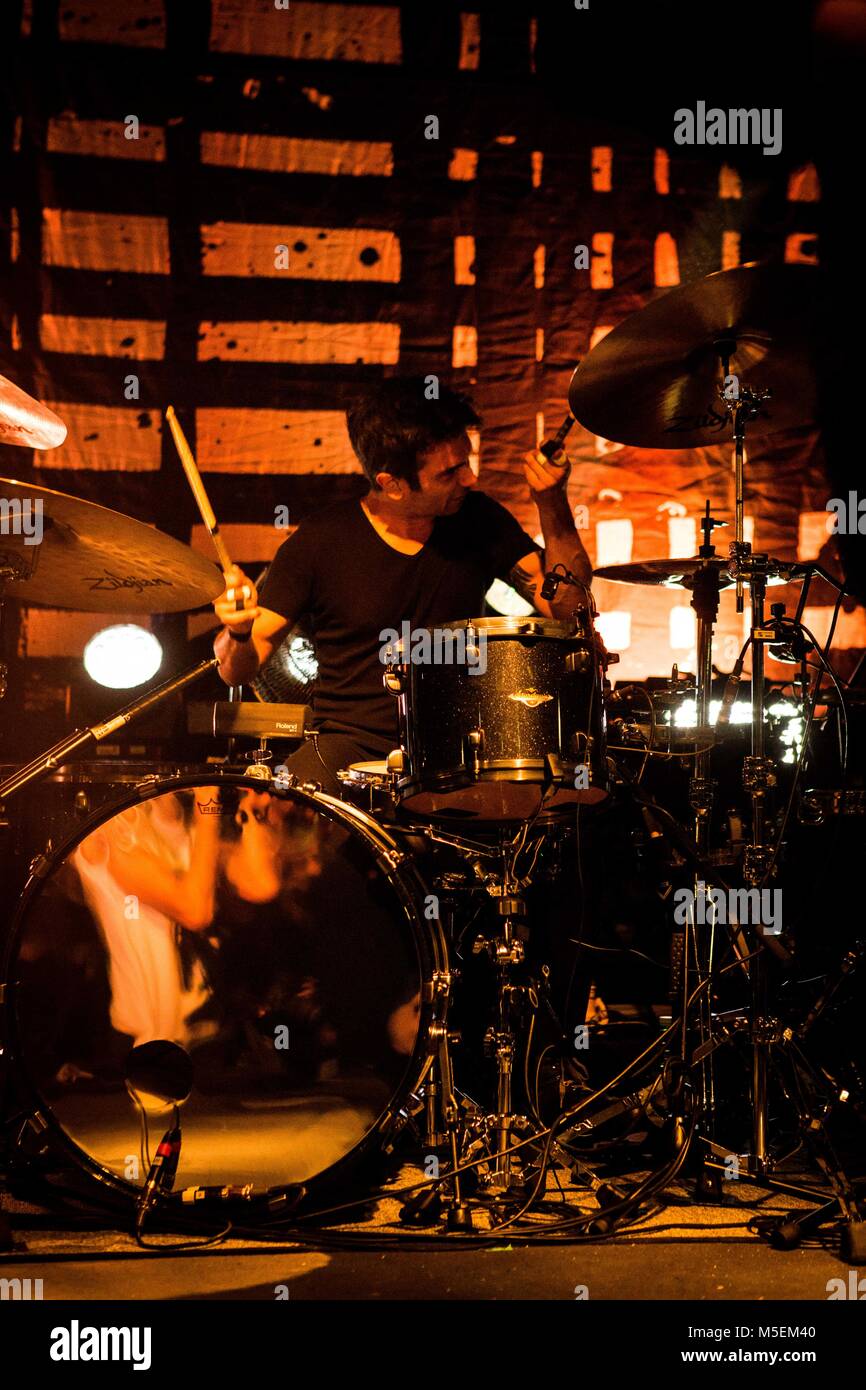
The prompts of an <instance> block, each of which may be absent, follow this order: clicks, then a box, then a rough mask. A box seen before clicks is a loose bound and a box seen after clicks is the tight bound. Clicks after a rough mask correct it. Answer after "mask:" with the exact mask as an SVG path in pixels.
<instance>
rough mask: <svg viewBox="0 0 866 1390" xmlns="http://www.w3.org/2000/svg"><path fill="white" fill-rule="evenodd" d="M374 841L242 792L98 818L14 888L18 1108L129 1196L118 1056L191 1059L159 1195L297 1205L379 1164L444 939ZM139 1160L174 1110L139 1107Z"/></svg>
mask: <svg viewBox="0 0 866 1390" xmlns="http://www.w3.org/2000/svg"><path fill="white" fill-rule="evenodd" d="M393 848H394V842H393V840H392V839H391V838H390V836H389V835H388V834H387V833H386V832H385V831H383V830H382V829H380V828H379V827H378V826H377V825H376V823H375V822H374V821H372V820H371V818H370V817H367V816H365V815H364V814H363V813H361V812H359V811H358V810H356V809H355V808H354V807H350V806H343V805H341V803H339V802H338V801H336V800H334V799H332V798H330V797H326V796H323V795H321V794H311V793H306V792H302V791H300V790H279V789H269V788H268V786H267V784H263V783H261V782H257V781H255V780H254V779H249V778H243V777H239V776H231V775H224V776H218V775H209V776H206V775H201V774H199V776H198V777H197V778H192V777H184V778H178V779H173V780H172V781H169V782H163V783H159V784H157V785H155V786H154V787H153V788H150V789H148V790H147V791H145V792H144V793H139V794H131V795H130V796H128V797H127V798H126V799H125V800H124V801H123V802H121V803H119V804H117V805H115V807H113V808H111V809H103V810H102V811H101V812H100V813H99V814H98V816H96V817H95V818H93V819H92V820H91V821H90V822H89V823H88V825H87V826H86V827H84V828H83V829H82V830H80V831H79V832H78V833H77V835H76V836H75V837H74V838H73V839H71V840H67V842H66V843H65V844H64V845H63V846H61V847H60V848H59V849H58V851H57V852H56V853H55V855H54V856H53V857H52V859H51V860H50V862H49V865H48V868H47V872H46V873H45V874H44V876H42V877H41V878H40V879H39V880H38V881H31V883H30V884H29V885H28V888H27V891H26V893H25V895H24V897H23V899H22V902H21V905H20V908H19V911H18V913H17V916H16V919H15V922H14V923H13V926H12V931H11V934H10V940H9V945H8V949H7V956H6V961H5V967H4V979H5V981H6V984H7V1003H8V1009H7V1020H8V1026H7V1032H8V1033H9V1036H8V1038H7V1042H8V1046H9V1049H10V1051H11V1054H12V1065H13V1075H14V1077H15V1081H16V1089H17V1090H18V1091H19V1093H20V1094H19V1099H21V1097H22V1095H23V1097H25V1103H26V1101H27V1100H29V1103H30V1104H29V1108H30V1110H31V1113H32V1112H37V1111H38V1112H39V1113H40V1114H41V1115H42V1116H43V1118H44V1119H45V1120H46V1121H47V1122H48V1124H49V1127H51V1128H52V1130H53V1134H54V1138H55V1139H58V1140H60V1143H61V1147H64V1146H65V1148H66V1149H67V1150H68V1149H69V1148H70V1147H71V1149H72V1151H73V1153H74V1155H75V1158H76V1160H77V1162H78V1163H79V1164H83V1166H84V1167H86V1168H87V1169H89V1170H90V1172H91V1174H92V1175H93V1176H95V1177H96V1178H97V1179H99V1180H101V1182H102V1183H103V1185H104V1184H105V1183H106V1182H107V1183H108V1184H109V1185H110V1186H112V1187H117V1188H118V1189H119V1190H120V1191H122V1192H123V1191H125V1193H126V1195H127V1196H129V1197H135V1196H137V1195H138V1191H140V1188H141V1186H142V1184H143V1182H144V1180H145V1177H146V1174H147V1163H146V1159H145V1156H144V1154H143V1153H142V1134H141V1112H140V1110H139V1109H138V1107H137V1105H136V1104H135V1103H134V1101H133V1098H132V1097H131V1095H130V1094H129V1092H128V1091H127V1088H126V1084H125V1080H124V1075H125V1064H126V1060H127V1058H128V1055H129V1052H130V1050H131V1048H132V1047H133V1046H135V1045H138V1044H142V1043H146V1042H151V1041H154V1040H157V1039H164V1040H170V1041H174V1042H176V1043H179V1044H181V1046H182V1047H184V1048H185V1049H186V1050H187V1051H188V1052H189V1054H190V1057H191V1059H192V1067H193V1087H192V1091H191V1094H190V1096H189V1099H188V1100H187V1101H186V1103H185V1104H184V1105H183V1106H182V1108H181V1112H180V1118H181V1125H182V1131H183V1141H182V1149H181V1154H180V1162H179V1168H178V1173H177V1178H176V1181H175V1191H178V1190H180V1189H181V1188H190V1187H199V1186H225V1185H234V1186H243V1185H246V1184H250V1183H251V1184H253V1185H254V1186H255V1188H257V1189H266V1188H271V1187H275V1186H276V1187H280V1186H283V1185H288V1184H294V1183H303V1184H305V1185H306V1186H307V1187H308V1188H309V1187H310V1186H315V1185H316V1184H317V1182H318V1180H319V1179H321V1180H322V1181H323V1182H324V1179H325V1177H326V1176H327V1177H328V1178H330V1179H333V1178H334V1177H336V1176H337V1172H338V1170H339V1171H341V1172H344V1171H348V1170H349V1169H350V1168H351V1167H352V1166H353V1165H354V1163H355V1162H356V1160H357V1159H359V1158H360V1156H361V1154H362V1153H363V1152H365V1151H369V1150H370V1149H371V1148H375V1146H376V1142H377V1136H381V1135H382V1134H383V1132H384V1131H387V1129H388V1128H389V1124H390V1121H391V1120H392V1119H393V1117H394V1116H395V1114H397V1113H398V1112H399V1110H400V1107H401V1105H402V1103H403V1101H404V1100H405V1098H406V1097H407V1096H408V1095H409V1094H410V1092H411V1090H412V1089H413V1088H414V1086H416V1085H417V1084H418V1083H419V1081H420V1080H421V1078H422V1076H423V1073H424V1070H425V1067H426V1065H427V1063H426V1058H427V1049H426V1045H425V1036H426V1032H427V1029H428V1027H429V1025H430V1022H431V1014H430V1010H431V1007H432V1006H431V1005H430V1004H429V1003H428V1002H422V999H423V998H424V996H425V995H427V996H429V995H430V994H431V993H432V991H430V990H426V991H425V989H424V984H425V982H426V981H429V980H430V978H431V976H432V973H433V971H434V970H436V969H439V968H441V967H442V953H443V952H444V947H442V944H441V936H439V935H436V933H438V926H437V924H436V923H431V922H427V921H426V919H425V917H424V915H423V905H424V889H423V886H422V884H421V881H420V879H419V878H418V877H417V874H416V872H415V870H414V868H413V867H412V864H411V861H410V860H406V859H405V857H404V861H403V863H402V864H400V863H398V864H397V867H396V868H395V867H392V861H391V860H389V859H387V858H383V853H386V852H387V851H388V850H389V849H393ZM146 1108H147V1119H148V1125H149V1132H150V1144H151V1154H152V1151H153V1148H154V1146H155V1144H156V1143H157V1142H158V1140H159V1137H160V1136H161V1134H162V1133H163V1131H164V1130H165V1129H167V1128H168V1127H169V1124H170V1119H171V1116H170V1112H167V1111H166V1110H165V1109H162V1110H160V1109H159V1106H158V1103H157V1102H155V1101H152V1100H151V1101H148V1102H147V1106H146Z"/></svg>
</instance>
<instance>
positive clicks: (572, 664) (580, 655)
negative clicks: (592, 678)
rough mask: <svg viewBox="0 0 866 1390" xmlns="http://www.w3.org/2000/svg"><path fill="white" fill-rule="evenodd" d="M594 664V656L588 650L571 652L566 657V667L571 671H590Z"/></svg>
mask: <svg viewBox="0 0 866 1390" xmlns="http://www.w3.org/2000/svg"><path fill="white" fill-rule="evenodd" d="M592 664H593V657H592V656H591V655H590V653H589V652H588V651H581V652H569V653H568V655H567V657H566V658H565V669H566V671H569V672H571V673H574V672H575V671H577V672H580V673H581V674H582V673H583V672H584V671H588V670H589V669H590V668H591V666H592Z"/></svg>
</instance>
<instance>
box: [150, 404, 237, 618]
mask: <svg viewBox="0 0 866 1390" xmlns="http://www.w3.org/2000/svg"><path fill="white" fill-rule="evenodd" d="M165 418H166V420H167V421H168V427H169V429H170V430H171V436H172V439H173V440H174V443H175V447H176V449H177V452H178V454H179V456H180V461H181V463H182V464H183V471H184V473H185V474H186V480H187V482H188V483H189V485H190V487H191V488H192V495H193V497H194V498H195V500H196V504H197V506H198V509H199V512H200V513H201V519H202V521H203V522H204V524H205V526H206V528H207V531H208V534H209V536H210V538H211V540H212V541H213V544H214V550H215V551H216V553H217V559H218V560H219V563H220V569H221V570H222V572H223V574H226V573H227V572H228V571H229V570H230V569H231V567H232V561H231V556H230V555H229V553H228V551H227V550H226V547H225V542H224V540H223V538H222V536H221V535H220V528H219V522H218V521H217V519H216V515H215V513H214V509H213V507H212V506H211V504H210V498H209V497H208V495H207V493H206V492H205V486H204V483H203V482H202V480H201V474H200V473H199V471H198V465H197V463H196V461H195V459H194V458H193V456H192V449H191V448H190V447H189V444H188V443H187V439H186V435H185V434H184V432H183V430H182V429H181V425H180V421H179V420H178V418H177V416H176V415H175V413H174V406H173V405H170V406H169V407H168V409H167V410H166V412H165ZM243 606H244V601H243V599H242V598H236V599H235V607H236V608H237V610H238V612H240V611H241V609H242V608H243Z"/></svg>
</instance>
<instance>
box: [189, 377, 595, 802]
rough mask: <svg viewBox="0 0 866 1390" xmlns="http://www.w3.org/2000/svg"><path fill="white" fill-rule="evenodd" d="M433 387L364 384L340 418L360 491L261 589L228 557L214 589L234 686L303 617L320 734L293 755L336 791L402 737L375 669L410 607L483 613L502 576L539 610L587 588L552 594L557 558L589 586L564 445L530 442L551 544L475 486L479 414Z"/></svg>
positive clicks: (558, 608)
mask: <svg viewBox="0 0 866 1390" xmlns="http://www.w3.org/2000/svg"><path fill="white" fill-rule="evenodd" d="M430 391H431V378H429V377H428V378H424V377H395V378H391V379H389V380H387V381H384V382H382V383H380V384H378V385H377V386H375V387H373V388H371V389H370V390H368V391H366V392H365V393H364V394H363V396H361V397H360V398H359V399H358V400H356V401H355V403H354V404H353V405H352V406H351V407H350V409H349V411H348V414H347V420H348V428H349V438H350V440H351V443H352V448H353V449H354V451H355V454H356V456H357V458H358V460H359V462H360V464H361V467H362V468H363V470H364V473H365V474H366V476H367V479H368V481H369V490H368V492H367V493H366V495H365V496H364V497H362V498H361V499H353V500H352V501H349V502H340V503H337V504H335V505H333V506H330V507H326V508H324V509H323V510H321V511H318V512H316V513H314V514H312V515H310V516H308V517H306V518H305V519H304V520H303V521H302V522H301V524H300V525H299V526H298V528H297V530H296V531H295V532H294V533H293V534H292V535H291V536H290V537H289V538H288V539H287V540H285V541H284V542H283V544H282V545H281V546H280V548H279V550H278V551H277V554H276V556H275V557H274V561H273V563H272V565H271V567H270V569H269V571H268V574H267V578H266V580H265V583H264V586H263V588H262V592H261V594H257V592H256V587H255V585H254V584H253V582H252V580H251V579H250V578H249V577H248V576H247V575H246V574H244V573H243V571H242V570H240V569H239V568H238V567H237V566H234V567H233V568H232V569H231V570H230V571H229V572H228V573H227V576H226V590H225V591H224V592H223V593H222V594H221V595H220V597H219V598H218V599H217V600H216V601H215V603H214V608H215V610H216V614H217V616H218V618H219V619H220V621H221V623H222V624H223V628H222V631H221V632H220V633H219V634H218V636H217V638H216V640H215V642H214V651H215V653H216V655H217V656H218V657H219V660H220V675H221V677H222V679H223V680H224V681H225V683H226V684H227V685H230V686H236V685H244V684H246V683H248V682H249V681H250V680H252V678H253V677H254V676H255V674H256V672H257V671H258V670H259V668H260V667H261V666H262V665H263V663H264V662H266V661H267V660H268V658H269V657H270V656H271V654H272V652H273V651H274V650H275V649H276V648H277V647H278V646H279V645H280V643H281V642H282V641H283V639H284V638H285V636H286V635H287V633H288V632H289V631H291V629H292V628H293V627H294V626H295V625H296V624H297V623H299V622H300V623H302V625H303V627H304V630H305V631H306V632H307V633H308V635H309V636H310V638H311V640H312V641H313V643H314V645H315V649H316V657H317V660H318V667H319V671H318V679H317V682H316V690H315V696H314V725H315V728H316V730H317V731H318V737H317V738H316V739H315V746H314V745H313V744H311V743H309V742H308V743H307V744H305V746H303V747H302V748H300V749H299V750H298V751H297V752H295V753H293V754H292V755H291V756H290V757H289V758H288V759H287V760H286V766H287V768H288V771H289V772H290V773H293V774H294V775H296V776H297V777H299V778H300V779H301V781H317V782H320V783H321V784H322V786H323V787H324V789H325V790H326V791H330V792H333V793H334V794H336V795H338V794H339V792H340V783H339V782H338V780H337V777H336V773H337V770H338V769H339V768H345V767H348V766H349V765H350V764H351V763H356V762H363V761H367V760H371V759H376V758H382V757H384V756H385V755H386V754H387V753H388V752H390V751H391V749H393V748H395V747H396V746H398V744H399V736H398V725H397V702H396V700H395V699H394V697H393V695H390V694H389V693H388V692H386V691H385V689H384V687H383V684H382V674H383V666H382V660H381V650H382V645H383V641H384V640H385V638H384V636H383V634H385V633H386V632H387V631H388V630H394V629H396V630H397V631H400V630H402V624H403V623H404V622H408V623H409V625H410V628H411V629H416V628H420V629H423V628H434V627H437V626H439V627H447V626H448V624H449V623H453V622H455V621H457V620H459V619H461V618H472V617H476V616H478V615H480V614H482V613H483V611H484V610H483V605H484V596H485V594H486V592H487V590H488V588H489V587H490V585H491V583H492V582H493V580H494V579H502V580H505V581H506V583H508V584H510V585H511V586H512V587H513V588H514V589H516V590H517V591H518V593H520V594H521V595H522V596H523V597H524V598H525V599H526V600H527V601H528V602H529V603H531V604H532V605H533V607H534V608H535V609H536V610H537V611H538V612H539V613H540V614H541V615H542V616H544V617H548V618H550V617H557V618H561V617H567V616H569V615H571V614H572V613H573V612H574V611H575V609H576V608H578V607H581V606H584V605H585V599H584V597H583V595H582V593H581V591H580V590H579V589H576V588H574V587H573V586H569V585H560V587H559V589H558V592H557V597H556V598H555V599H552V600H550V601H548V600H546V599H543V598H542V597H541V593H540V590H541V586H542V582H543V579H544V574H545V571H546V570H548V569H551V568H553V566H554V565H557V564H561V565H563V566H564V567H565V568H566V569H567V570H570V571H571V573H572V574H573V575H574V576H575V578H576V579H578V580H580V581H581V583H582V584H585V585H587V586H588V585H589V583H590V580H591V577H592V566H591V564H590V560H589V556H588V555H587V553H586V550H585V548H584V546H583V543H582V541H581V539H580V535H579V533H578V532H577V530H576V529H575V525H574V519H573V517H572V513H571V509H570V506H569V502H568V496H567V492H566V484H567V480H568V474H569V471H570V466H569V464H568V462H567V460H566V459H565V458H564V457H563V456H561V455H557V456H556V462H551V461H549V460H548V459H546V458H545V457H544V456H543V455H542V454H536V453H529V454H526V455H525V457H524V461H523V467H524V474H525V477H526V481H527V483H528V485H529V489H530V495H531V497H532V500H533V501H534V503H535V505H536V507H537V509H538V517H539V521H540V523H541V532H542V535H543V538H544V549H543V550H542V549H541V548H540V547H539V546H538V545H536V543H535V542H534V541H533V539H532V537H531V536H528V535H527V534H526V532H525V531H523V530H522V528H521V527H520V526H519V525H518V523H517V522H516V521H515V519H514V518H513V517H512V515H511V513H510V512H508V511H507V510H506V508H505V507H503V506H501V505H500V504H499V503H498V502H495V501H494V500H493V498H491V497H488V496H487V495H486V494H485V493H483V492H481V491H480V490H479V489H478V488H477V487H476V479H475V475H474V473H473V471H472V468H471V467H470V463H469V456H470V449H471V445H470V440H469V435H468V433H467V431H468V430H470V429H472V428H474V427H476V426H478V425H479V424H480V420H479V417H478V415H477V414H476V413H475V410H474V409H473V407H472V405H471V403H470V401H469V400H468V399H467V398H466V397H465V396H463V395H460V394H458V393H457V392H455V391H452V390H450V389H448V388H447V387H443V386H441V385H440V386H439V387H438V394H437V395H436V396H435V398H434V399H430V398H429V395H430ZM238 598H241V599H242V600H243V608H242V609H240V610H239V609H238V608H237V606H236V599H238Z"/></svg>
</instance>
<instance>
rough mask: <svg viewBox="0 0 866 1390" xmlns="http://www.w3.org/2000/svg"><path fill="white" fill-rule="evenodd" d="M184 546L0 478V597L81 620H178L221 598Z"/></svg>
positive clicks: (74, 500)
mask: <svg viewBox="0 0 866 1390" xmlns="http://www.w3.org/2000/svg"><path fill="white" fill-rule="evenodd" d="M222 588H223V579H222V576H221V574H220V572H219V570H218V569H217V568H216V567H215V566H214V565H213V564H211V562H210V561H209V560H206V559H204V557H203V556H201V555H197V554H196V552H195V551H194V550H191V549H190V548H189V546H187V545H183V544H182V543H181V542H180V541H176V540H175V539H174V538H173V537H172V536H166V535H164V534H163V533H162V532H161V531H156V530H154V528H153V527H152V526H146V525H145V524H144V522H143V521H135V520H134V519H133V518H132V517H129V516H124V515H123V513H122V512H114V511H110V510H109V508H108V507H100V506H97V504H96V503H95V502H85V501H84V500H83V499H82V498H80V497H70V496H68V495H67V494H66V493H63V492H54V491H53V490H52V489H51V488H47V487H37V486H36V484H35V483H21V482H16V481H15V480H14V479H10V478H0V594H2V595H3V596H4V597H6V598H14V599H18V600H19V602H21V603H34V604H47V605H48V606H49V607H51V608H74V609H79V610H82V611H84V612H88V613H182V612H185V611H186V610H188V609H190V608H200V607H201V606H202V604H205V603H210V602H211V600H213V599H214V598H216V596H217V594H219V593H221V592H222Z"/></svg>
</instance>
